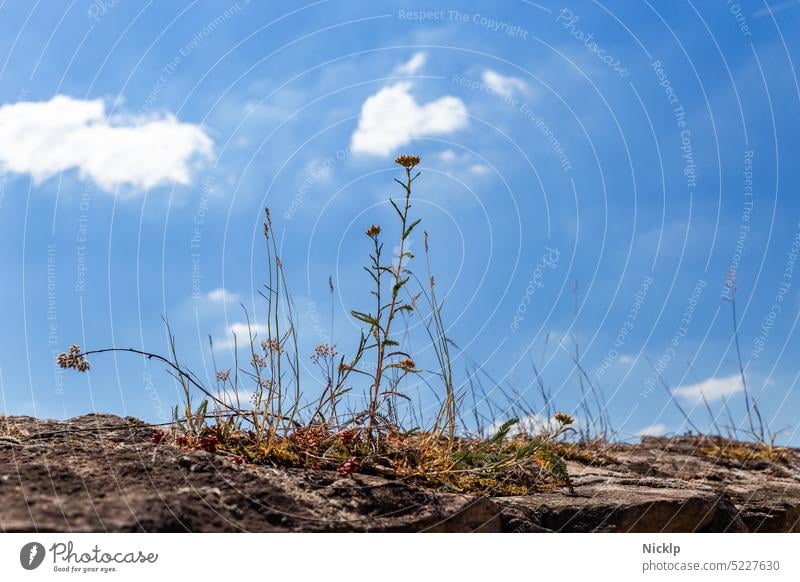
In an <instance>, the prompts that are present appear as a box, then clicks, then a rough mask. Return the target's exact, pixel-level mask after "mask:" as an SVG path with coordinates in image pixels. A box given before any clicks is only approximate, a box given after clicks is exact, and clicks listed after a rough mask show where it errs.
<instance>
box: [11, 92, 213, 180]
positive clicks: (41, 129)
mask: <svg viewBox="0 0 800 582" xmlns="http://www.w3.org/2000/svg"><path fill="white" fill-rule="evenodd" d="M212 146H213V141H212V140H211V138H210V137H209V136H208V135H207V134H206V133H205V131H203V129H202V128H201V127H200V126H198V125H193V124H191V123H181V122H179V121H178V120H177V119H176V118H175V117H174V116H173V115H169V114H167V115H164V116H162V117H148V118H144V117H130V116H114V117H108V116H107V115H106V111H105V103H104V102H103V101H102V100H100V99H96V100H91V101H85V100H81V99H73V98H71V97H67V96H65V95H56V96H55V97H53V98H52V99H51V100H50V101H39V102H19V103H13V104H9V105H3V106H1V107H0V163H2V164H4V165H5V166H6V168H7V169H8V170H10V171H12V172H16V173H19V174H30V175H31V176H32V177H33V180H34V182H35V183H37V184H38V183H41V182H43V181H44V180H47V179H48V178H50V177H52V176H55V175H56V174H58V173H60V172H64V171H67V170H71V169H77V170H78V172H79V173H80V175H81V176H83V177H88V178H91V179H92V180H94V181H95V182H97V184H98V185H99V186H100V187H101V188H103V189H105V190H113V189H114V188H115V187H116V186H119V185H122V184H127V185H131V186H133V187H136V188H152V187H153V186H156V185H158V184H162V183H165V182H167V183H169V182H177V183H179V184H190V183H191V177H190V167H189V166H190V162H192V161H193V159H195V158H196V157H197V156H202V157H206V158H209V157H211V155H212Z"/></svg>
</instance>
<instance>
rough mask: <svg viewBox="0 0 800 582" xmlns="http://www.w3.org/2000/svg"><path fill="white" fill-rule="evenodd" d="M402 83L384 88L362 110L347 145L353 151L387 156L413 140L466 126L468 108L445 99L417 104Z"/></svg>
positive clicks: (369, 99) (409, 89)
mask: <svg viewBox="0 0 800 582" xmlns="http://www.w3.org/2000/svg"><path fill="white" fill-rule="evenodd" d="M411 87H412V84H411V83H410V82H407V81H404V82H402V83H396V84H394V85H390V86H389V87H384V88H383V89H381V90H380V91H378V92H377V93H376V94H375V95H372V96H371V97H369V98H368V99H367V100H366V101H365V102H364V104H363V105H362V107H361V117H360V118H359V120H358V127H357V129H356V131H355V132H354V133H353V136H352V138H351V143H350V146H351V148H352V150H353V151H354V152H357V153H365V154H371V155H376V156H388V155H389V154H391V153H392V152H393V151H394V150H395V149H397V148H399V147H401V146H404V145H406V144H408V143H410V142H411V141H412V140H413V139H414V138H417V137H422V136H430V135H442V134H447V133H452V132H454V131H456V130H458V129H461V128H463V127H466V125H467V107H466V105H464V102H463V101H461V99H458V98H457V97H452V96H445V97H441V98H439V99H436V100H435V101H430V102H429V103H425V104H423V105H420V104H418V103H417V102H416V100H415V99H414V97H413V96H412V95H411Z"/></svg>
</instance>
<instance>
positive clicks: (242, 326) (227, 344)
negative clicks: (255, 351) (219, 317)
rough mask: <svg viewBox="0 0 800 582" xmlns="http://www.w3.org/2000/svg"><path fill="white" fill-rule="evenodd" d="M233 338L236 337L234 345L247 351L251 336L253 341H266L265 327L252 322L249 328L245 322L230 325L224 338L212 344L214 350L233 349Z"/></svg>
mask: <svg viewBox="0 0 800 582" xmlns="http://www.w3.org/2000/svg"><path fill="white" fill-rule="evenodd" d="M234 336H236V345H237V346H238V347H239V348H240V349H244V350H249V349H250V337H251V336H252V337H253V339H254V341H255V339H256V337H260V338H261V339H266V336H267V326H265V325H263V324H260V323H252V322H251V323H250V325H249V327H248V324H247V322H236V323H232V324H231V325H229V326H228V328H227V329H226V330H225V336H224V337H222V338H220V339H219V340H217V341H215V342H214V348H216V349H220V350H222V349H233V347H234Z"/></svg>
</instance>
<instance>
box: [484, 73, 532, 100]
mask: <svg viewBox="0 0 800 582" xmlns="http://www.w3.org/2000/svg"><path fill="white" fill-rule="evenodd" d="M481 80H482V81H483V82H484V83H486V86H487V87H489V89H491V90H492V91H494V92H495V93H497V94H498V95H500V96H501V97H506V98H508V97H512V96H513V95H515V94H517V93H522V94H525V93H527V92H528V84H527V83H525V81H523V80H522V79H520V78H519V77H506V76H505V75H501V74H500V73H498V72H497V71H492V70H491V69H486V70H485V71H484V72H483V75H481Z"/></svg>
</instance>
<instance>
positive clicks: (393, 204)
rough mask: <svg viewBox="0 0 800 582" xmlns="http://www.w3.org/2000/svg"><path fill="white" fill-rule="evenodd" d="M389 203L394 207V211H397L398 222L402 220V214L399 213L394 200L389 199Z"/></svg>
mask: <svg viewBox="0 0 800 582" xmlns="http://www.w3.org/2000/svg"><path fill="white" fill-rule="evenodd" d="M389 202H391V203H392V206H394V209H395V210H396V211H397V215H398V216H399V217H400V220H403V213H402V212H400V209H399V208H398V207H397V204H395V203H394V200H392V199H391V198H389Z"/></svg>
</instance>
